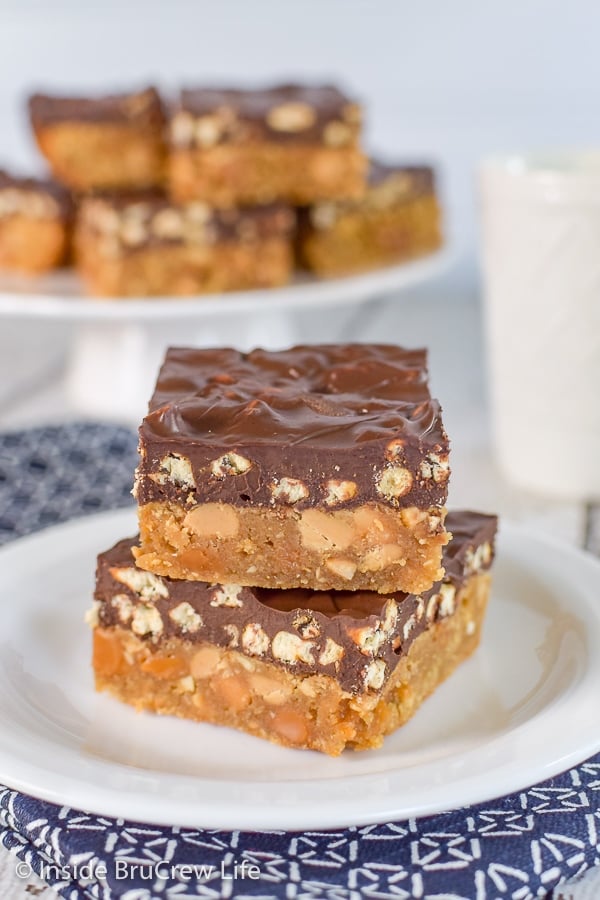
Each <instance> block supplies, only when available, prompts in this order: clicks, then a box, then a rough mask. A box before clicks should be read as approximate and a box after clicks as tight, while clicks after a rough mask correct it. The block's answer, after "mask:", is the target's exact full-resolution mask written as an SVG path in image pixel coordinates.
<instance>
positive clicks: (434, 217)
mask: <svg viewBox="0 0 600 900" xmlns="http://www.w3.org/2000/svg"><path fill="white" fill-rule="evenodd" d="M441 240H442V238H441V231H440V208H439V204H438V201H437V197H436V193H435V186H434V177H433V170H432V169H430V168H428V167H425V166H420V167H406V166H388V165H382V164H380V163H377V162H372V163H371V165H370V169H369V178H368V186H367V190H366V192H365V194H364V196H363V197H361V198H359V199H355V200H343V201H337V202H331V201H328V202H321V203H317V204H315V205H314V206H312V207H310V208H309V209H307V210H303V214H302V216H301V219H300V234H299V242H298V243H299V255H300V260H301V262H302V263H303V264H304V265H305V266H306V267H307V268H309V269H312V270H313V271H314V272H317V273H318V274H319V275H339V274H343V273H346V272H353V271H358V270H361V269H369V268H376V267H378V266H383V265H386V264H390V263H394V262H400V261H403V260H406V259H410V258H412V257H416V256H419V255H421V254H423V253H428V252H431V251H432V250H435V249H436V248H437V247H439V246H440V244H441Z"/></svg>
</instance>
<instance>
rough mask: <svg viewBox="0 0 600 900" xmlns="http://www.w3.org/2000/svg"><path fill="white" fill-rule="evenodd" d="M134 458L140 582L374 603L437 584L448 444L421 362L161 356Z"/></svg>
mask: <svg viewBox="0 0 600 900" xmlns="http://www.w3.org/2000/svg"><path fill="white" fill-rule="evenodd" d="M140 456H141V458H140V463H139V466H138V469H137V474H136V486H135V494H136V497H137V501H138V507H139V522H140V547H139V548H136V550H135V553H136V556H137V562H138V565H139V566H140V568H143V569H147V570H148V571H150V572H154V573H156V574H159V575H167V576H169V577H172V578H186V579H192V580H198V581H208V582H218V583H228V582H235V583H239V584H244V585H253V586H259V587H272V588H296V587H306V588H311V589H313V590H344V589H348V590H375V591H380V592H388V591H394V590H406V591H413V592H420V591H423V590H426V589H428V588H429V587H431V585H432V584H433V583H434V582H435V581H437V580H438V579H439V578H440V577H441V576H442V574H443V572H442V568H441V554H442V547H443V545H444V544H445V543H446V542H447V541H448V537H449V536H448V534H447V532H446V531H445V529H444V525H443V522H444V516H445V506H444V504H445V501H446V495H447V482H448V476H449V465H448V439H447V436H446V433H445V431H444V428H443V425H442V420H441V414H440V407H439V404H438V403H437V401H436V400H432V399H431V398H430V396H429V389H428V385H427V370H426V354H425V351H424V350H404V349H402V348H399V347H396V346H392V345H367V344H341V345H339V344H335V345H318V346H312V347H308V346H306V347H303V346H300V347H295V348H292V349H289V350H284V351H266V350H253V351H252V352H251V353H248V354H243V353H239V352H237V351H235V350H230V349H218V350H203V349H186V348H179V349H177V348H174V349H171V350H169V351H168V353H167V357H166V360H165V363H164V365H163V366H162V368H161V370H160V373H159V377H158V383H157V386H156V390H155V393H154V396H153V397H152V400H151V402H150V411H149V413H148V415H147V416H146V417H145V419H144V420H143V422H142V425H141V428H140Z"/></svg>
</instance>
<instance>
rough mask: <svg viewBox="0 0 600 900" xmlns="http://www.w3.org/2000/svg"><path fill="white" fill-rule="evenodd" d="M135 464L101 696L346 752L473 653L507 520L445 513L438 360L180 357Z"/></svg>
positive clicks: (365, 743)
mask: <svg viewBox="0 0 600 900" xmlns="http://www.w3.org/2000/svg"><path fill="white" fill-rule="evenodd" d="M139 449H140V463H139V466H138V469H137V473H136V486H135V494H136V497H137V502H138V512H139V527H140V534H139V536H138V537H137V538H132V539H126V540H123V541H121V542H120V543H118V544H117V545H116V546H114V547H113V548H112V549H111V550H109V551H107V552H106V553H103V554H101V555H100V557H99V561H98V570H97V584H96V594H95V602H94V606H93V609H92V614H91V616H90V621H91V624H92V626H93V628H94V663H93V664H94V670H95V677H96V686H97V688H98V689H99V690H108V691H109V692H110V693H112V694H113V695H115V696H116V697H118V698H119V699H121V700H123V701H125V702H127V703H130V704H132V705H134V706H135V707H137V708H138V709H147V710H152V711H154V712H158V713H165V714H173V715H177V716H183V717H185V718H191V719H197V720H201V721H204V722H212V723H215V724H218V725H227V726H230V727H233V728H238V729H241V730H243V731H246V732H249V733H250V734H253V735H257V736H259V737H262V738H267V739H269V740H272V741H275V742H277V743H280V744H284V745H286V746H290V747H300V748H312V749H314V750H320V751H322V752H325V753H328V754H331V755H334V756H336V755H338V754H340V753H341V752H342V751H343V750H344V748H346V747H352V748H354V749H367V748H372V747H378V746H380V744H381V743H382V741H383V738H384V736H385V735H386V734H388V733H390V732H391V731H393V730H395V729H396V728H397V727H398V726H399V725H402V724H403V723H404V722H406V720H407V719H409V718H410V716H412V715H413V713H414V712H415V710H416V709H417V707H418V706H419V705H420V704H421V702H422V701H423V700H424V699H425V698H426V697H427V696H428V695H429V694H430V693H431V692H432V691H433V690H434V689H435V688H436V686H437V685H439V684H440V683H441V682H442V681H443V680H444V679H445V678H446V677H447V676H448V675H450V673H451V672H452V671H453V670H454V669H455V667H456V666H457V665H458V664H459V663H460V662H461V661H462V660H464V659H465V658H467V657H468V656H469V655H470V654H471V653H472V652H473V650H474V649H475V648H476V646H477V644H478V642H479V637H480V629H481V625H482V620H483V616H484V612H485V607H486V602H487V598H488V593H489V584H490V579H489V572H488V570H489V568H490V566H491V563H492V559H493V555H494V538H495V533H496V518H495V517H494V516H488V515H483V514H480V513H474V512H455V513H450V514H449V515H448V517H447V518H446V509H445V503H446V496H447V488H448V478H449V465H448V439H447V436H446V433H445V431H444V428H443V425H442V421H441V413H440V407H439V404H438V402H437V401H436V400H433V399H431V397H430V395H429V390H428V383H427V369H426V354H425V351H422V350H404V349H402V348H399V347H395V346H391V345H367V344H346V345H343V344H340V345H320V346H313V347H295V348H292V349H290V350H286V351H280V352H267V351H264V350H254V351H252V352H251V353H248V354H241V353H238V352H237V351H234V350H230V349H221V350H203V349H171V350H169V351H168V353H167V356H166V360H165V362H164V364H163V367H162V369H161V371H160V374H159V377H158V382H157V385H156V389H155V392H154V395H153V397H152V399H151V401H150V406H149V412H148V415H147V416H146V417H145V419H144V420H143V422H142V425H141V428H140V448H139Z"/></svg>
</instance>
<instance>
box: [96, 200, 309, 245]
mask: <svg viewBox="0 0 600 900" xmlns="http://www.w3.org/2000/svg"><path fill="white" fill-rule="evenodd" d="M113 213H115V214H116V217H115V216H114V215H113ZM165 213H166V214H168V216H169V219H170V227H167V229H166V230H165V228H164V226H163V227H162V228H161V221H162V222H164V220H165ZM133 218H135V222H136V225H137V226H138V227H139V228H142V229H143V230H144V233H145V238H144V239H143V240H141V241H138V242H137V243H136V244H135V245H133V246H132V245H130V244H128V243H127V241H126V240H125V239H124V238H121V239H120V238H119V235H120V231H119V226H120V227H121V229H124V226H125V227H126V225H127V222H128V221H129V220H131V219H133ZM173 220H175V221H173ZM294 224H295V215H294V211H293V210H292V209H291V208H290V207H288V206H284V205H283V204H278V203H271V204H266V205H264V206H249V207H237V208H232V209H221V210H219V209H212V208H210V207H208V206H206V205H205V204H203V203H190V204H186V205H184V204H177V203H173V202H172V201H170V200H169V199H168V197H166V196H165V195H164V194H162V193H161V192H159V191H140V192H128V193H125V194H124V193H114V194H113V193H103V194H92V195H89V196H87V197H85V198H84V199H83V200H82V202H81V204H80V207H79V213H78V225H79V228H80V231H86V232H94V233H95V234H100V235H102V234H107V235H109V236H110V237H111V238H112V239H115V238H116V239H117V240H120V244H121V245H122V250H123V252H127V253H137V252H139V251H141V250H147V249H148V247H153V246H157V245H163V244H180V243H186V244H212V243H215V242H217V241H234V242H236V243H237V242H239V241H242V242H249V241H262V240H265V239H267V238H274V237H277V238H283V239H286V240H287V239H290V240H291V236H292V232H293V230H294ZM115 225H116V226H117V227H115ZM167 225H169V223H167Z"/></svg>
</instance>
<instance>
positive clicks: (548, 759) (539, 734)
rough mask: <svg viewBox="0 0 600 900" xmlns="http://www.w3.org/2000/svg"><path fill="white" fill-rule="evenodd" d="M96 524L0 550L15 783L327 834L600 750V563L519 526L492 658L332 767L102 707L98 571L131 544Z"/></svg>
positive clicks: (429, 806) (509, 532)
mask: <svg viewBox="0 0 600 900" xmlns="http://www.w3.org/2000/svg"><path fill="white" fill-rule="evenodd" d="M134 529H135V521H134V515H133V513H132V512H130V511H121V512H118V513H109V514H104V515H101V516H93V517H90V518H87V519H85V520H80V521H78V522H73V523H69V524H68V525H63V526H59V527H57V528H52V529H50V530H48V531H46V532H43V533H41V534H39V535H35V536H33V537H29V538H25V539H24V540H22V541H19V542H16V543H15V544H12V545H9V546H8V547H6V548H4V549H3V550H2V551H0V572H1V573H2V576H1V582H0V584H1V587H0V595H1V600H2V638H1V639H0V780H1V781H2V782H3V783H5V784H8V785H9V786H11V787H14V788H18V789H20V790H22V791H25V792H27V793H29V794H33V795H34V796H38V797H42V798H44V799H46V800H51V801H53V802H54V803H60V804H68V805H72V806H75V807H78V808H84V809H86V810H88V811H91V812H95V813H99V814H104V815H109V816H122V817H124V818H128V819H137V820H140V821H145V822H153V823H156V824H165V825H182V826H205V827H210V828H231V829H233V828H250V829H261V828H262V829H271V828H286V829H321V828H333V827H340V826H343V825H351V824H362V823H369V822H385V821H391V820H397V819H403V818H406V817H408V816H414V815H423V814H425V813H431V812H435V811H439V810H443V809H448V808H451V807H456V806H459V805H463V804H468V803H473V802H477V801H483V800H487V799H490V798H491V797H494V796H498V795H501V794H504V793H507V792H510V791H515V790H518V789H520V788H523V787H525V786H526V785H528V784H531V783H534V782H536V781H540V780H542V779H545V778H548V777H549V776H551V775H554V774H556V773H558V772H560V771H561V770H564V769H566V768H568V767H569V766H570V765H572V764H574V763H577V762H579V761H581V760H582V759H583V758H585V757H586V756H589V755H590V754H591V753H592V752H594V751H595V750H597V749H598V748H599V747H600V728H599V727H598V709H599V707H598V685H600V603H599V602H598V601H599V597H598V593H599V588H598V585H599V584H600V563H598V562H597V561H595V560H594V559H592V558H591V557H588V556H586V555H584V554H582V553H580V552H578V551H576V550H573V549H570V548H569V547H566V546H563V545H561V544H558V543H553V542H551V541H549V540H548V539H544V538H541V537H536V536H534V535H531V534H528V533H527V532H524V531H521V530H519V529H517V528H511V527H509V526H508V525H506V526H504V527H503V529H502V533H501V536H500V541H499V555H498V559H497V563H496V567H495V582H494V590H493V596H492V601H491V606H490V610H489V616H488V620H487V623H486V627H485V634H484V640H483V644H482V646H481V647H480V649H479V651H478V652H477V654H476V655H475V656H474V657H473V658H472V659H471V660H469V661H468V662H467V663H466V664H464V665H463V666H462V667H461V668H460V669H459V670H458V672H457V673H456V674H455V675H454V676H453V677H452V678H451V679H450V680H449V681H448V682H446V684H444V685H443V686H442V687H441V688H440V689H439V690H438V691H437V692H436V693H435V694H434V696H433V697H431V698H430V699H429V700H428V701H427V702H426V703H425V704H424V706H423V707H422V708H421V709H420V710H419V712H418V713H417V715H416V716H415V718H414V719H413V720H412V721H411V722H410V723H409V724H408V725H406V726H405V727H404V728H403V729H401V730H400V731H398V732H397V733H396V734H394V735H392V736H390V737H389V738H388V739H387V740H386V742H385V745H384V747H383V748H382V749H381V750H377V751H370V752H366V753H353V752H349V753H345V754H343V756H342V757H340V758H338V759H330V758H328V757H325V756H322V755H320V754H317V753H313V752H303V751H296V750H286V749H283V748H280V747H276V746H274V745H271V744H269V743H267V742H263V741H260V740H258V739H256V738H252V737H249V736H247V735H243V734H238V733H236V732H234V731H230V730H228V729H224V728H223V729H222V728H217V727H214V726H211V725H202V724H197V723H193V722H184V721H179V720H176V719H169V718H161V717H153V716H151V715H148V714H136V713H135V712H134V711H133V710H132V709H130V708H128V707H126V706H124V705H121V704H120V703H118V702H117V701H115V700H112V699H111V698H110V697H108V696H103V695H96V694H95V693H94V690H93V686H92V673H91V670H90V665H89V656H90V635H89V633H88V630H87V628H86V626H85V625H84V624H83V621H82V620H83V614H84V611H85V610H86V608H87V607H88V606H89V605H90V595H91V592H92V583H93V572H94V564H95V554H96V552H97V551H99V550H102V549H105V548H107V547H108V546H110V545H111V544H112V543H113V542H114V541H115V540H116V539H117V538H121V537H123V536H124V535H127V534H131V533H133V531H134Z"/></svg>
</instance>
